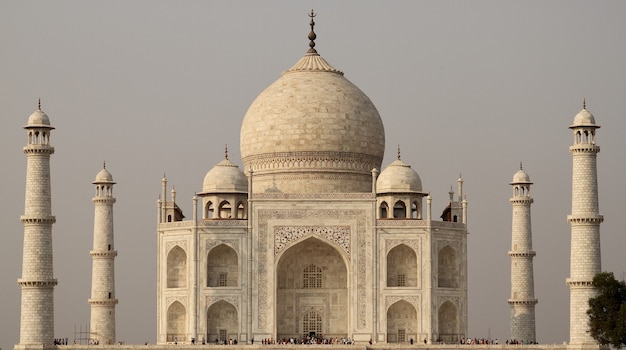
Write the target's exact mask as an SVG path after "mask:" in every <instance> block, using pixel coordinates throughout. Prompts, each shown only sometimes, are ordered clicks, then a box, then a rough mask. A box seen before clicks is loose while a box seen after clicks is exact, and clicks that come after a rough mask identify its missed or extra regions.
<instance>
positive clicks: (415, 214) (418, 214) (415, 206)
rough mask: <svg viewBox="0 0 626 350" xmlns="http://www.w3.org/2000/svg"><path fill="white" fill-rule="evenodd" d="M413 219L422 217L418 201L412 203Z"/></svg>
mask: <svg viewBox="0 0 626 350" xmlns="http://www.w3.org/2000/svg"><path fill="white" fill-rule="evenodd" d="M411 219H418V220H421V219H422V213H421V211H420V205H419V203H418V202H417V201H415V202H413V203H411Z"/></svg>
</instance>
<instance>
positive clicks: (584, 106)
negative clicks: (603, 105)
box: [583, 97, 587, 109]
mask: <svg viewBox="0 0 626 350" xmlns="http://www.w3.org/2000/svg"><path fill="white" fill-rule="evenodd" d="M583 109H587V99H586V98H584V97H583Z"/></svg>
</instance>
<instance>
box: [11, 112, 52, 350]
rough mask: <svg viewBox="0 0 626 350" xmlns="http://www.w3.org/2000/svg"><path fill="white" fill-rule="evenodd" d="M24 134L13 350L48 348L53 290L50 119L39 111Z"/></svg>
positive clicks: (31, 117) (50, 339)
mask: <svg viewBox="0 0 626 350" xmlns="http://www.w3.org/2000/svg"><path fill="white" fill-rule="evenodd" d="M24 129H26V132H27V134H28V144H27V145H26V147H24V154H26V160H27V165H26V195H25V200H24V215H22V217H21V218H20V219H21V221H22V224H24V253H23V256H22V278H20V279H18V280H17V284H18V285H19V286H20V288H21V290H22V305H21V319H20V342H19V344H18V345H16V349H17V348H21V349H23V348H28V347H29V346H32V345H36V346H38V347H39V348H41V346H42V345H52V343H53V341H54V286H56V285H57V280H56V279H55V278H54V277H53V273H52V272H53V271H52V266H53V264H52V224H54V222H55V221H56V219H55V217H54V216H52V194H51V191H50V155H51V154H53V153H54V147H52V146H50V132H51V131H52V130H53V129H54V128H53V127H52V126H50V119H48V116H47V115H46V114H45V113H44V112H43V111H42V110H41V101H40V102H39V107H38V108H37V110H36V111H35V112H34V113H33V114H31V116H30V117H29V118H28V125H26V126H25V127H24Z"/></svg>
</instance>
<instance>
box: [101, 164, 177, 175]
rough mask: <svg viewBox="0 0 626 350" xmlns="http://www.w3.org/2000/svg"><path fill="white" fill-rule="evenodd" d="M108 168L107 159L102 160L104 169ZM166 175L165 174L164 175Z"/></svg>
mask: <svg viewBox="0 0 626 350" xmlns="http://www.w3.org/2000/svg"><path fill="white" fill-rule="evenodd" d="M106 168H107V162H106V160H105V161H103V162H102V169H106ZM163 177H165V176H163Z"/></svg>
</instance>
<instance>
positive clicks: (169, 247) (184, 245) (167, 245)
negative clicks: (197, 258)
mask: <svg viewBox="0 0 626 350" xmlns="http://www.w3.org/2000/svg"><path fill="white" fill-rule="evenodd" d="M174 246H179V247H181V248H182V249H183V250H184V251H185V252H187V241H170V242H167V243H165V250H166V251H167V253H168V254H169V253H170V251H171V250H172V248H174Z"/></svg>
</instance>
